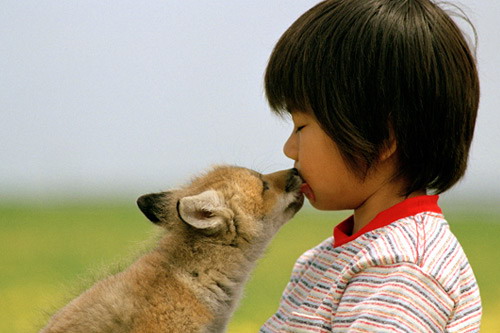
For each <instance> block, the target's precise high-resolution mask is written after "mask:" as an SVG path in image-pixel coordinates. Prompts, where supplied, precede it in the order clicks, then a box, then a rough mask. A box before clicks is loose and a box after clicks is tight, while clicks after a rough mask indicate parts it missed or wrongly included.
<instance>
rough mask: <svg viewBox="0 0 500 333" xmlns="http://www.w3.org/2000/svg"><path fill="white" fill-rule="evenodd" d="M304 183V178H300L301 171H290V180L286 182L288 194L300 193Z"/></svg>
mask: <svg viewBox="0 0 500 333" xmlns="http://www.w3.org/2000/svg"><path fill="white" fill-rule="evenodd" d="M302 183H303V181H302V178H300V175H299V171H298V170H297V169H295V168H293V169H290V172H289V174H288V178H287V180H286V186H285V191H286V192H294V191H298V190H299V189H300V186H301V185H302Z"/></svg>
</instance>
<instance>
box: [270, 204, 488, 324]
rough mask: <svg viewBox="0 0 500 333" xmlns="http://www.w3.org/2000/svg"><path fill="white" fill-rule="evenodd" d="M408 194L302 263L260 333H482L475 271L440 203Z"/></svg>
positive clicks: (343, 229) (346, 228) (348, 224)
mask: <svg viewBox="0 0 500 333" xmlns="http://www.w3.org/2000/svg"><path fill="white" fill-rule="evenodd" d="M437 200H438V196H420V197H415V198H410V199H407V200H405V201H403V202H401V203H399V204H397V205H395V206H393V207H391V208H389V209H388V210H385V211H383V212H382V213H380V214H378V215H377V216H376V217H375V219H373V220H372V221H371V222H370V223H369V224H368V225H367V226H365V227H364V228H363V229H361V230H360V232H359V233H357V234H355V235H352V236H351V235H349V232H350V230H352V225H353V218H352V217H350V218H348V219H347V220H346V221H344V222H342V223H341V224H339V225H338V226H337V227H336V228H335V230H334V237H333V238H332V237H330V238H328V239H327V240H325V241H324V242H323V243H321V244H320V245H318V246H317V247H315V248H313V249H311V250H309V251H307V252H306V253H304V254H303V255H302V256H301V257H300V258H299V259H298V260H297V262H296V264H295V266H294V268H293V272H292V276H291V279H290V282H289V283H288V285H287V287H286V289H285V291H284V292H283V297H282V299H281V302H280V305H279V308H278V311H277V312H276V313H275V314H274V315H273V316H272V317H271V318H270V319H269V320H268V321H267V322H266V323H265V324H264V326H263V327H262V328H261V330H260V332H263V333H268V332H347V331H349V332H412V333H414V332H478V331H479V324H480V319H481V300H480V297H479V289H478V286H477V283H476V279H475V277H474V274H473V272H472V269H471V267H470V265H469V262H468V261H467V258H466V256H465V254H464V252H463V250H462V247H461V246H460V244H459V243H458V241H457V239H456V238H455V236H454V235H453V234H452V233H451V231H450V229H449V226H448V223H447V222H446V221H445V220H444V218H443V215H442V213H441V210H440V208H439V207H438V205H437Z"/></svg>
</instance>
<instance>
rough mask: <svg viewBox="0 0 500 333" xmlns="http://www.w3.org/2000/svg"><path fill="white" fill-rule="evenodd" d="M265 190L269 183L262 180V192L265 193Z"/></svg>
mask: <svg viewBox="0 0 500 333" xmlns="http://www.w3.org/2000/svg"><path fill="white" fill-rule="evenodd" d="M267 190H269V183H268V182H266V181H265V180H264V181H262V192H265V191H267Z"/></svg>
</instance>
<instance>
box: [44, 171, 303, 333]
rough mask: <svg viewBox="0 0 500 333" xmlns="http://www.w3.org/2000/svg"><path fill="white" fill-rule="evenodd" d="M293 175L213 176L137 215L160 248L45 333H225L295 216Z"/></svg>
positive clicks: (92, 292)
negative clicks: (154, 228)
mask: <svg viewBox="0 0 500 333" xmlns="http://www.w3.org/2000/svg"><path fill="white" fill-rule="evenodd" d="M300 185H301V180H300V178H299V176H298V175H297V173H296V172H295V171H294V170H285V171H280V172H277V173H274V174H270V175H261V174H258V173H257V172H255V171H252V170H249V169H245V168H239V167H232V166H219V167H215V168H214V169H212V170H211V171H209V172H208V173H206V174H205V175H203V176H201V177H198V178H196V179H194V180H193V181H192V182H191V183H190V184H189V185H187V186H185V187H183V188H180V189H177V190H172V191H168V192H162V193H157V194H151V195H145V196H142V197H141V198H139V200H138V205H139V207H140V209H141V210H142V211H143V212H144V214H145V215H146V216H147V217H148V218H149V219H150V220H151V221H153V222H155V223H156V224H158V225H160V226H162V227H163V228H165V233H164V235H163V236H162V238H161V239H160V241H159V243H158V245H157V247H156V248H155V249H154V250H152V251H151V252H149V253H148V254H146V255H144V256H143V257H141V258H139V259H138V260H137V261H136V262H135V263H133V264H132V265H131V266H130V267H129V268H128V269H126V270H125V271H123V272H121V273H118V274H116V275H113V276H110V277H108V278H106V279H104V280H102V281H100V282H98V283H96V284H95V285H94V286H93V287H92V288H90V289H89V290H87V291H86V292H84V293H83V294H81V295H80V296H79V297H77V298H76V299H74V300H73V301H72V302H70V303H69V304H68V305H67V306H65V307H64V308H63V309H61V310H60V311H59V312H58V313H56V314H55V315H54V316H53V317H52V319H51V321H50V322H49V324H48V325H47V326H46V327H45V328H44V329H43V330H42V331H41V333H59V332H61V333H62V332H64V333H97V332H99V333H104V332H124V333H125V332H129V333H153V332H155V333H156V332H183V333H188V332H203V333H205V332H224V331H225V327H226V325H227V322H228V320H229V317H230V316H231V314H232V312H233V311H234V309H235V307H236V305H237V302H238V300H239V298H240V295H241V292H242V288H243V285H244V283H245V282H246V280H247V278H248V276H249V274H250V271H251V269H252V268H253V266H254V264H255V262H256V260H257V259H258V258H259V257H260V256H261V254H262V252H263V251H264V249H265V246H266V245H267V244H268V242H269V241H270V240H271V239H272V237H273V236H274V235H275V233H276V232H277V231H278V229H279V227H280V226H281V225H283V224H284V223H285V222H286V221H288V220H289V219H290V218H292V216H293V215H294V214H295V213H296V212H297V211H298V210H299V209H300V207H301V206H302V202H303V196H302V195H301V194H300V191H299V187H300Z"/></svg>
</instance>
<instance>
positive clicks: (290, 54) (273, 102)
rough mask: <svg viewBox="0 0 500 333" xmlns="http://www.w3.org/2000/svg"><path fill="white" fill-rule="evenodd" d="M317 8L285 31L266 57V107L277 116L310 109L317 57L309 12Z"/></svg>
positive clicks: (314, 33)
mask: <svg viewBox="0 0 500 333" xmlns="http://www.w3.org/2000/svg"><path fill="white" fill-rule="evenodd" d="M320 5H321V4H318V5H317V6H316V7H318V6H320ZM316 7H313V8H311V9H310V10H309V11H307V12H306V13H304V15H302V16H301V17H300V18H299V19H298V20H297V21H296V22H295V23H294V24H292V26H290V28H289V29H288V30H287V31H285V33H284V34H283V35H282V36H281V38H280V40H279V41H278V43H277V44H276V46H275V48H274V50H273V52H272V54H271V57H270V58H269V62H268V65H267V68H266V74H265V78H264V88H265V93H266V98H267V101H268V103H269V106H270V107H271V109H272V110H273V111H274V112H276V113H277V114H278V115H281V116H282V115H286V114H287V113H291V112H292V111H303V112H311V97H312V96H311V93H313V92H312V91H311V88H312V87H314V85H315V84H316V85H317V80H315V78H314V77H315V75H312V74H313V73H314V72H317V71H318V66H317V64H319V63H318V62H319V61H320V59H317V58H318V54H317V52H318V51H317V49H318V46H317V44H318V43H317V42H316V41H317V38H316V36H317V33H316V31H315V30H317V28H316V27H315V24H313V22H312V20H313V18H314V17H313V18H311V17H310V16H309V15H308V13H309V12H311V11H315V10H316V9H315V8H316Z"/></svg>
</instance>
